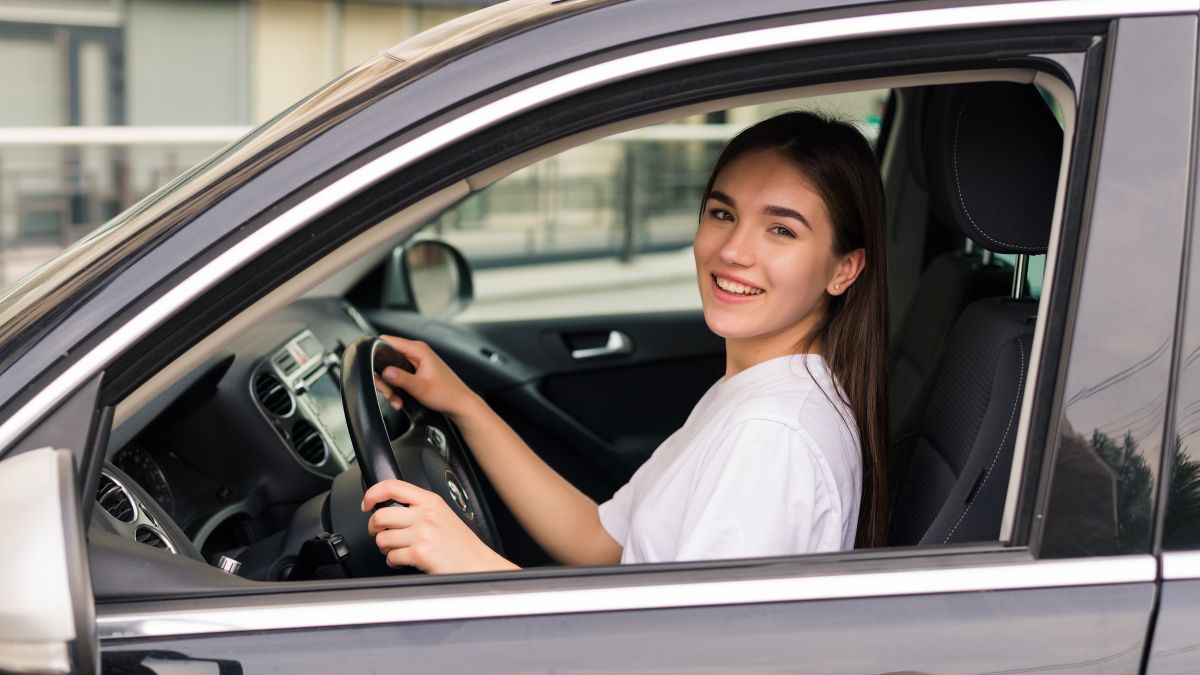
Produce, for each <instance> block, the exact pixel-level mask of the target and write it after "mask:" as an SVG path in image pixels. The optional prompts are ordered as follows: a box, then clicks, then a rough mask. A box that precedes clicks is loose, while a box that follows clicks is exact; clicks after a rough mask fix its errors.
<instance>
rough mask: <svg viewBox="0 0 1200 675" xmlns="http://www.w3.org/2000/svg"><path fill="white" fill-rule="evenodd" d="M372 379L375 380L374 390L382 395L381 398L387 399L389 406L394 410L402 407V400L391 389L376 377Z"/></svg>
mask: <svg viewBox="0 0 1200 675" xmlns="http://www.w3.org/2000/svg"><path fill="white" fill-rule="evenodd" d="M373 377H374V378H375V390H376V391H378V392H379V393H380V394H383V397H384V398H385V399H387V402H388V404H389V405H391V406H392V407H393V408H395V409H396V410H399V409H400V408H402V407H404V399H402V398H400V396H399V395H398V394H396V392H394V391H392V388H391V387H389V386H388V385H387V383H386V382H384V381H383V380H382V379H381V378H380V377H379V376H378V375H374V376H373Z"/></svg>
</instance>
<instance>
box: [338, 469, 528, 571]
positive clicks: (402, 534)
mask: <svg viewBox="0 0 1200 675" xmlns="http://www.w3.org/2000/svg"><path fill="white" fill-rule="evenodd" d="M388 500H392V501H395V502H398V503H400V504H407V505H408V506H389V507H386V508H381V509H379V510H378V511H376V512H375V513H374V514H373V515H372V516H371V520H370V521H369V522H368V524H367V531H368V532H370V533H371V536H373V537H375V545H376V546H378V547H379V551H380V552H381V553H383V554H384V555H386V556H387V564H388V566H389V567H402V566H405V565H408V566H411V567H416V568H417V569H419V570H421V571H422V572H428V573H430V574H449V573H453V572H489V571H495V570H511V569H517V567H516V565H513V564H512V563H511V562H509V561H507V560H505V559H504V558H502V557H501V556H500V555H499V554H498V553H496V552H495V551H493V550H492V549H490V548H488V546H487V544H485V543H483V541H481V540H480V539H479V537H478V536H476V535H475V533H474V532H472V531H471V529H470V528H469V527H467V524H466V523H464V522H463V521H462V519H460V518H459V517H458V515H457V514H455V513H454V512H453V511H451V510H450V507H449V505H447V504H446V502H445V501H444V500H443V499H442V498H441V496H439V495H437V494H435V493H433V492H430V491H428V490H423V489H421V488H419V487H417V486H416V485H413V484H412V483H406V482H404V481H402V480H385V481H380V482H379V483H377V484H375V485H373V486H371V488H370V489H369V490H367V492H366V494H365V495H363V502H362V510H363V511H368V510H370V509H371V508H372V507H374V506H375V505H376V504H379V503H383V502H387V501H388Z"/></svg>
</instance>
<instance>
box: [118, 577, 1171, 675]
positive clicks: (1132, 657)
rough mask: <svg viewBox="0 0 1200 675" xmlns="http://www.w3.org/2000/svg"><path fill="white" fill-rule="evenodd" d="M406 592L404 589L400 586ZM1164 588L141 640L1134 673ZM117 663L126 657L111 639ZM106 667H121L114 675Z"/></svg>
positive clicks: (446, 655)
mask: <svg viewBox="0 0 1200 675" xmlns="http://www.w3.org/2000/svg"><path fill="white" fill-rule="evenodd" d="M393 592H395V593H403V592H404V590H403V589H394V591H393ZM1152 601H1153V584H1151V583H1142V584H1123V585H1115V586H1093V587H1077V588H1046V589H1030V590H1012V591H989V592H968V593H949V594H935V595H913V596H894V597H886V598H854V599H839V600H821V601H810V602H793V603H770V604H747V605H734V606H726V607H704V608H681V609H657V610H639V611H616V612H603V613H591V614H566V615H552V616H534V617H511V618H486V619H478V620H459V621H432V622H424V623H410V624H382V625H372V626H358V627H341V628H318V629H312V630H298V631H278V632H271V633H264V632H258V633H251V634H240V635H218V636H207V637H205V636H201V637H191V638H180V639H168V640H150V641H139V642H138V643H137V645H136V649H138V650H153V649H162V650H171V651H176V652H181V653H184V654H188V655H190V656H192V657H193V658H200V659H214V660H230V661H237V662H239V663H240V665H241V667H242V668H243V669H244V672H246V673H249V674H253V673H267V672H292V673H327V672H337V671H339V670H344V669H345V667H346V665H347V664H353V668H354V669H355V670H356V671H361V672H371V671H377V672H398V671H406V672H407V671H411V672H438V673H441V674H443V675H452V674H454V673H464V674H465V673H480V672H488V673H528V672H555V673H584V672H585V673H617V672H639V673H646V672H653V673H714V672H738V673H780V672H822V673H864V672H880V671H901V672H937V673H963V672H972V673H979V672H1018V671H1019V672H1040V671H1051V672H1055V673H1128V672H1136V671H1137V670H1138V667H1139V663H1140V660H1141V656H1142V642H1143V640H1144V636H1145V630H1144V628H1145V617H1146V615H1147V613H1148V612H1149V610H1150V606H1151V603H1152ZM106 646H108V647H110V649H111V651H106V652H105V659H106V664H107V662H108V660H109V659H113V655H114V654H117V653H119V652H120V651H121V650H123V649H125V647H123V646H122V645H121V644H119V643H113V644H111V645H106ZM105 672H113V671H109V670H107V669H106V670H105Z"/></svg>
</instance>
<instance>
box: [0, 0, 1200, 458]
mask: <svg viewBox="0 0 1200 675" xmlns="http://www.w3.org/2000/svg"><path fill="white" fill-rule="evenodd" d="M1197 11H1200V0H1145V1H1144V2H1141V3H1139V5H1138V6H1137V7H1136V8H1134V9H1131V8H1129V7H1128V3H1127V2H1126V1H1125V0H1043V1H1039V2H1023V3H1012V4H996V5H979V6H969V7H947V8H938V9H923V10H910V11H902V12H892V13H887V14H874V15H868V16H857V17H848V18H840V19H826V20H823V21H820V20H818V21H812V22H808V23H801V24H793V25H790V26H777V27H774V28H763V29H758V30H753V31H746V32H743V33H735V34H732V35H721V36H717V37H711V38H704V39H700V40H694V41H692V42H685V43H681V44H676V45H670V46H666V47H660V48H658V49H653V50H650V51H647V52H642V53H640V54H633V55H630V56H624V57H619V58H616V59H613V60H611V61H607V62H603V63H598V64H595V65H592V66H588V67H585V68H582V69H580V70H577V71H574V72H572V73H568V74H566V75H561V76H559V77H556V78H553V79H551V80H547V81H545V82H541V83H539V84H536V85H534V86H532V87H529V88H528V89H525V90H522V91H519V92H516V93H514V94H510V95H508V96H505V97H504V98H501V99H499V100H496V101H493V102H492V103H489V104H486V105H484V106H482V107H480V108H478V109H476V110H473V111H471V112H469V113H467V114H465V115H462V116H461V117H458V118H456V119H454V120H452V121H450V122H448V123H447V124H445V125H443V126H440V127H438V128H436V129H433V130H431V131H429V132H427V133H425V134H423V135H421V136H418V137H417V138H414V139H413V140H411V141H409V142H408V143H405V144H404V145H401V146H400V147H398V148H395V149H394V150H391V151H389V152H388V153H386V154H384V155H382V156H380V157H378V158H376V159H375V160H373V161H371V162H370V163H368V164H366V165H364V166H362V167H359V168H358V169H356V170H355V171H353V172H351V173H350V174H348V175H346V176H344V177H342V178H341V179H339V180H337V181H336V182H334V183H332V184H331V185H328V186H326V187H325V188H323V189H321V190H320V191H319V192H317V193H316V194H314V195H312V196H311V197H309V198H308V199H307V200H305V201H303V202H301V203H300V204H297V205H296V206H294V207H292V208H291V209H289V210H288V211H286V212H284V213H283V214H281V215H280V216H279V217H278V218H276V219H275V220H273V221H271V222H270V223H268V224H266V225H264V226H263V227H262V228H260V229H259V230H257V231H256V232H254V233H253V234H251V235H250V236H248V237H247V238H246V239H244V240H242V241H240V242H238V243H237V244H236V245H234V246H233V247H231V248H230V249H229V250H227V251H225V252H223V253H222V254H220V255H219V256H218V257H217V258H215V259H214V260H212V261H211V262H209V263H208V264H206V265H205V266H204V267H202V268H200V269H199V270H197V271H196V272H195V273H193V274H192V276H190V277H189V278H188V279H187V280H185V281H184V282H182V283H180V284H178V285H177V286H175V287H174V288H172V289H170V290H169V291H168V292H167V293H166V294H164V295H163V296H162V297H160V298H159V299H158V300H156V301H155V302H153V303H152V304H151V305H150V306H149V307H147V308H146V309H144V310H142V312H141V313H140V314H138V315H137V316H135V317H133V318H132V319H131V320H130V321H128V322H127V323H126V324H124V325H123V326H121V327H120V328H118V329H117V330H116V331H115V332H114V333H113V334H112V335H110V336H109V337H108V338H106V339H105V340H104V341H103V342H101V343H100V344H99V345H97V346H96V347H95V348H93V349H92V351H90V352H89V353H88V354H86V355H84V356H83V357H81V358H80V359H78V360H77V361H76V362H75V363H74V364H73V365H72V366H70V367H69V368H68V369H67V370H66V371H65V372H64V373H62V374H61V375H59V376H58V378H57V379H55V380H54V381H53V382H51V383H50V384H49V385H48V386H47V387H46V388H45V389H43V390H41V391H39V392H38V393H37V394H36V395H35V396H34V397H33V398H32V399H31V400H30V401H29V402H27V403H26V404H25V405H24V406H22V407H21V408H20V409H19V410H18V411H17V412H16V413H15V414H13V416H12V417H10V418H9V419H7V420H5V421H4V423H3V424H0V448H7V447H8V446H9V445H11V444H12V443H13V442H14V441H15V440H17V439H18V438H20V437H21V436H22V435H23V434H24V433H25V432H26V431H28V430H29V428H30V427H32V426H33V424H34V423H36V422H37V421H38V420H40V419H41V418H42V417H43V416H44V415H45V414H46V413H47V412H48V411H49V410H50V409H51V408H53V407H54V406H55V405H57V404H58V403H60V402H61V401H62V400H64V399H65V398H66V396H67V395H68V394H69V393H70V392H72V391H75V390H76V389H77V388H78V387H79V386H81V385H82V384H83V383H84V382H86V381H87V380H88V379H89V378H91V377H93V376H94V375H95V374H96V373H97V372H99V371H100V370H101V369H102V368H104V367H105V366H106V365H107V364H108V363H109V362H110V361H112V360H113V359H114V358H115V357H116V356H117V355H119V354H120V353H121V352H122V351H124V350H125V349H126V348H128V347H129V346H130V345H132V344H133V343H134V342H136V341H137V340H138V339H140V338H141V337H142V336H144V335H146V334H147V333H149V332H150V331H151V330H153V329H154V328H155V327H157V326H158V325H159V324H161V323H162V322H163V321H165V320H166V319H167V318H168V317H170V316H171V315H172V314H174V313H175V312H176V311H178V310H179V309H181V308H182V307H183V306H185V305H186V304H187V303H189V302H191V301H192V300H194V299H196V298H197V297H199V296H200V295H201V294H202V293H204V292H205V291H207V290H208V289H210V288H212V287H213V286H214V285H215V284H217V283H218V282H219V281H220V280H222V279H224V278H225V277H226V276H228V275H229V274H231V273H232V272H233V271H235V270H237V269H239V268H241V267H242V266H243V265H245V264H247V263H248V262H250V261H251V260H252V259H253V258H254V257H255V256H256V255H257V254H259V253H260V252H262V251H264V250H266V249H268V248H270V247H271V246H273V245H275V244H276V243H278V242H279V241H281V240H282V239H283V238H285V237H287V236H288V235H290V234H291V233H293V232H295V231H296V230H298V229H299V228H301V227H303V226H304V225H305V224H306V223H308V222H309V221H310V220H312V219H313V218H316V217H317V216H319V215H321V214H322V213H324V212H326V211H328V210H329V209H331V208H333V207H334V206H336V205H338V204H340V203H342V202H343V201H345V200H347V199H349V198H350V197H352V196H353V195H355V194H357V193H358V192H360V191H361V190H363V189H365V188H366V187H368V186H370V185H371V184H373V183H375V182H376V181H378V180H380V179H382V178H383V177H385V176H387V175H389V174H391V173H393V172H395V171H397V170H399V169H400V168H402V167H404V166H406V165H408V164H410V163H412V162H414V161H416V160H418V159H420V158H422V157H424V156H426V155H428V154H430V153H432V152H434V151H436V150H438V149H439V148H442V147H444V146H446V145H448V144H450V143H453V142H455V141H457V140H460V139H462V138H465V137H466V136H468V135H470V134H473V133H476V132H478V131H480V130H482V129H484V128H486V127H488V126H490V125H493V124H495V123H497V122H500V121H501V120H504V119H507V118H509V117H512V116H514V115H517V114H519V113H521V112H524V111H526V110H529V109H531V108H533V107H536V106H538V105H542V104H545V103H548V102H550V101H553V100H556V99H560V98H563V97H565V96H567V95H570V94H574V93H577V92H580V91H583V90H586V89H590V88H592V87H596V86H600V85H603V84H606V83H608V82H612V81H614V80H617V79H619V78H623V77H628V76H631V75H637V74H642V73H648V72H652V71H655V70H660V69H663V68H668V67H674V66H679V65H683V64H687V63H692V62H696V61H700V60H709V59H715V58H724V57H727V56H731V55H735V54H741V53H749V52H754V51H764V50H767V49H777V48H780V47H786V46H792V45H800V44H809V43H818V42H824V41H827V40H832V39H842V38H862V37H869V36H877V35H890V34H897V33H908V32H915V31H921V30H929V29H937V28H951V27H952V28H970V27H980V26H994V25H1004V24H1010V23H1016V22H1020V21H1030V20H1035V21H1036V20H1058V21H1068V20H1078V19H1094V18H1106V17H1115V16H1144V15H1153V14H1171V13H1194V12H1197Z"/></svg>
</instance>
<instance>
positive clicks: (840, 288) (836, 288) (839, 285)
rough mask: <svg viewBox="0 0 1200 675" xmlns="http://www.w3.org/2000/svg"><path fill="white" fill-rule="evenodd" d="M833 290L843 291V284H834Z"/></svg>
mask: <svg viewBox="0 0 1200 675" xmlns="http://www.w3.org/2000/svg"><path fill="white" fill-rule="evenodd" d="M833 290H835V291H840V290H842V285H841V284H834V285H833Z"/></svg>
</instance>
